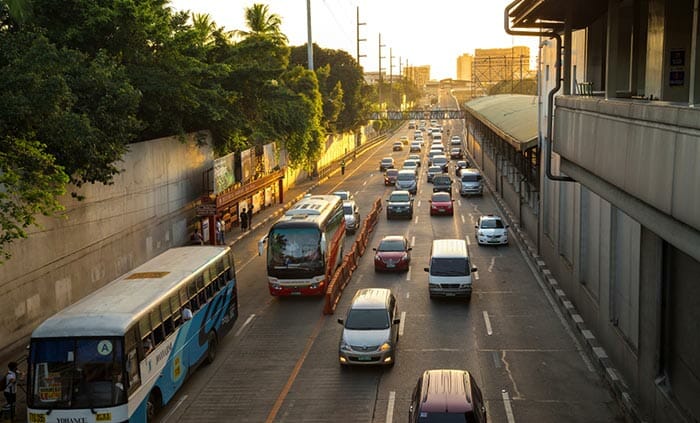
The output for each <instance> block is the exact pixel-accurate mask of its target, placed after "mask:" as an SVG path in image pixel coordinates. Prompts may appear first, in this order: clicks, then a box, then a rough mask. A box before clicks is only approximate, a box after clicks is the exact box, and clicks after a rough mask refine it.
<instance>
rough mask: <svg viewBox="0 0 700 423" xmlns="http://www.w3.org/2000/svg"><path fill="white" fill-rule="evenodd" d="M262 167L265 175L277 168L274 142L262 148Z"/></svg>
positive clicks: (277, 161) (277, 158)
mask: <svg viewBox="0 0 700 423" xmlns="http://www.w3.org/2000/svg"><path fill="white" fill-rule="evenodd" d="M263 166H264V170H265V173H270V172H272V169H274V168H275V167H278V166H279V157H278V156H277V145H276V144H275V143H274V142H271V143H269V144H265V145H264V146H263Z"/></svg>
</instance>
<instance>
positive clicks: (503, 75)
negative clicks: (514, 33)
mask: <svg viewBox="0 0 700 423" xmlns="http://www.w3.org/2000/svg"><path fill="white" fill-rule="evenodd" d="M529 68H530V48H529V47H524V46H514V47H511V48H487V49H484V48H477V49H475V50H474V57H473V67H472V80H474V81H475V82H477V83H478V84H481V85H483V86H491V85H495V84H496V83H498V82H501V81H518V80H521V79H523V77H525V76H526V75H527V72H528V69H529Z"/></svg>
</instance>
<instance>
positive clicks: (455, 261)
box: [424, 239, 477, 298]
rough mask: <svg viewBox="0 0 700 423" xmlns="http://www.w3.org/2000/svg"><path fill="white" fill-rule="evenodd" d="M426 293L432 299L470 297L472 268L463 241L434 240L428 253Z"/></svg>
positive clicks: (474, 268) (465, 244)
mask: <svg viewBox="0 0 700 423" xmlns="http://www.w3.org/2000/svg"><path fill="white" fill-rule="evenodd" d="M424 270H425V271H426V272H428V293H429V294H430V298H434V297H465V298H470V297H471V295H472V272H476V270H477V269H476V267H472V265H471V261H470V259H469V251H468V250H467V242H466V241H465V240H463V239H436V240H434V241H433V247H432V249H431V251H430V267H426V268H425V269H424Z"/></svg>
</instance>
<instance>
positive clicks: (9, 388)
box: [2, 361, 17, 421]
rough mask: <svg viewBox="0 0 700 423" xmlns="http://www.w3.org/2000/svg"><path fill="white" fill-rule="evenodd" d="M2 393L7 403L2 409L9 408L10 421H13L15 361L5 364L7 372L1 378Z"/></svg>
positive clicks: (15, 400) (15, 386)
mask: <svg viewBox="0 0 700 423" xmlns="http://www.w3.org/2000/svg"><path fill="white" fill-rule="evenodd" d="M2 384H3V386H4V389H3V394H4V395H5V401H7V404H5V406H4V407H3V409H9V410H10V421H15V403H16V402H17V363H15V362H14V361H11V362H9V363H8V364H7V373H5V376H4V379H3V380H2Z"/></svg>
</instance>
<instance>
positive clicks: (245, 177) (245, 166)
mask: <svg viewBox="0 0 700 423" xmlns="http://www.w3.org/2000/svg"><path fill="white" fill-rule="evenodd" d="M254 160H255V148H249V149H247V150H243V151H241V179H242V182H249V181H250V180H252V179H253V176H255V163H254Z"/></svg>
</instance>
